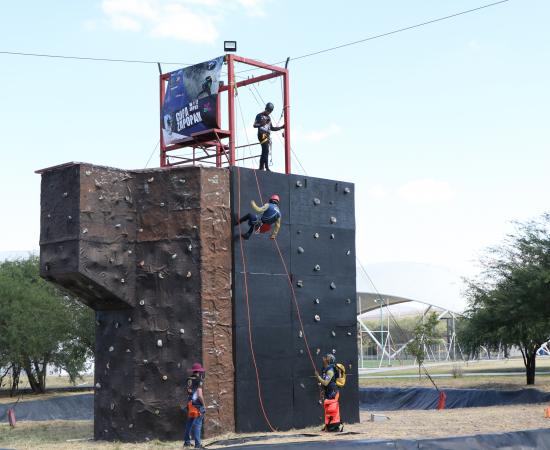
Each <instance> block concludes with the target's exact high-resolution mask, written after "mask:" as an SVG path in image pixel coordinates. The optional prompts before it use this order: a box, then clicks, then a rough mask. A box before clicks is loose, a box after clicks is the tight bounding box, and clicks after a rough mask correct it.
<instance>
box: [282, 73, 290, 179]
mask: <svg viewBox="0 0 550 450" xmlns="http://www.w3.org/2000/svg"><path fill="white" fill-rule="evenodd" d="M283 80H284V86H285V88H284V89H285V90H284V105H283V108H284V110H283V113H284V120H285V173H286V174H287V175H289V174H290V93H289V90H290V83H289V80H288V70H285V73H284V75H283Z"/></svg>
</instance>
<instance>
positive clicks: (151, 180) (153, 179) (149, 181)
mask: <svg viewBox="0 0 550 450" xmlns="http://www.w3.org/2000/svg"><path fill="white" fill-rule="evenodd" d="M153 181H155V177H151V178H149V179H148V180H147V183H152V182H153Z"/></svg>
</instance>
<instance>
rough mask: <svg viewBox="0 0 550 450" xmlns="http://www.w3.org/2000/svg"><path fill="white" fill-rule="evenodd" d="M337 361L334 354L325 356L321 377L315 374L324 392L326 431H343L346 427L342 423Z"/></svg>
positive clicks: (324, 428)
mask: <svg viewBox="0 0 550 450" xmlns="http://www.w3.org/2000/svg"><path fill="white" fill-rule="evenodd" d="M335 363H336V359H335V358H334V355H333V354H332V353H327V354H326V355H325V356H323V368H322V370H321V375H319V373H318V372H315V375H316V376H317V380H318V381H319V383H320V384H321V386H322V387H323V390H324V394H325V395H324V397H325V399H324V401H323V408H324V410H325V426H324V427H323V430H324V431H342V429H343V428H344V425H343V424H342V423H341V421H340V403H339V402H338V401H339V399H340V391H339V389H338V386H337V385H336V378H337V376H338V371H337V369H336V364H335Z"/></svg>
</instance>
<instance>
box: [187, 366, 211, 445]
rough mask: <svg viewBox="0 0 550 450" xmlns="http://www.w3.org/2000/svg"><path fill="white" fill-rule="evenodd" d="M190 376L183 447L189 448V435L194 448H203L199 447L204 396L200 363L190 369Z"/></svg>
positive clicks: (203, 372) (204, 410) (202, 369)
mask: <svg viewBox="0 0 550 450" xmlns="http://www.w3.org/2000/svg"><path fill="white" fill-rule="evenodd" d="M191 372H192V373H193V375H191V376H190V377H189V378H187V406H186V409H187V422H186V424H185V436H184V443H183V446H184V447H191V434H192V435H193V437H194V438H195V448H203V447H202V445H201V432H202V424H203V422H204V413H205V412H206V409H205V406H204V396H203V393H202V385H203V383H204V375H205V370H204V367H202V366H201V364H200V363H195V364H193V366H192V367H191Z"/></svg>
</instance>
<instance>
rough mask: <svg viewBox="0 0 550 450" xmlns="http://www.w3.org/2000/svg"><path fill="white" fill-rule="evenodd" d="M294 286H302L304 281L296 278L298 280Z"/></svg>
mask: <svg viewBox="0 0 550 450" xmlns="http://www.w3.org/2000/svg"><path fill="white" fill-rule="evenodd" d="M296 286H298V287H303V286H304V282H303V281H302V280H298V281H297V282H296Z"/></svg>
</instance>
